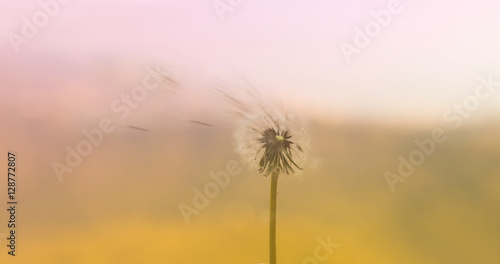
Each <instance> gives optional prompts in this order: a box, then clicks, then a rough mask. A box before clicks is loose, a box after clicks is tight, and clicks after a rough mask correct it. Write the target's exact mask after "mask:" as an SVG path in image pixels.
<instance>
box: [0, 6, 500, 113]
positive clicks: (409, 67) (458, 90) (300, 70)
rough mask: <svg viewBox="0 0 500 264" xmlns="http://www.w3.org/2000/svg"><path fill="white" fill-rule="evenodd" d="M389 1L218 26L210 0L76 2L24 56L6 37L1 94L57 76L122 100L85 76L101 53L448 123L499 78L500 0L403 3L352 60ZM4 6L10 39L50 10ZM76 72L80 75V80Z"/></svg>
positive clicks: (252, 17) (308, 101) (257, 15)
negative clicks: (344, 46) (480, 82)
mask: <svg viewBox="0 0 500 264" xmlns="http://www.w3.org/2000/svg"><path fill="white" fill-rule="evenodd" d="M389 2H390V1H382V0H372V1H349V3H345V1H272V2H271V3H270V1H263V0H261V1H245V0H243V1H242V4H241V5H239V6H237V7H235V8H234V10H233V11H232V12H228V13H226V16H225V17H226V19H225V20H220V19H219V18H218V16H217V12H216V11H215V10H214V8H213V6H212V3H213V1H211V0H206V1H199V0H197V1H195V0H191V1H152V0H150V1H139V0H137V1H132V0H129V1H111V0H109V1H76V0H74V1H69V3H67V4H65V5H62V6H61V9H60V10H59V12H58V13H57V14H56V15H55V16H54V17H53V18H51V19H50V21H49V23H48V25H47V26H46V27H44V28H42V29H40V31H39V33H38V35H36V36H35V37H34V38H33V39H30V40H29V42H28V43H27V44H25V45H22V46H20V52H19V53H17V54H16V53H14V52H13V49H12V47H11V46H10V44H9V41H8V40H7V38H6V37H4V38H2V39H3V41H1V42H0V54H1V57H2V61H1V62H0V63H1V64H2V65H0V67H1V69H2V70H1V71H3V72H4V73H2V75H4V74H5V75H8V76H9V82H8V85H9V87H6V86H5V85H2V87H1V88H0V89H2V95H9V96H19V95H18V93H20V94H21V95H20V96H21V97H22V96H23V92H22V91H21V90H25V89H27V90H30V89H31V90H33V89H48V90H50V89H55V88H54V87H53V85H52V84H47V86H46V87H41V86H37V85H35V86H33V84H29V81H27V80H25V79H24V80H23V81H17V80H18V79H16V78H25V76H33V75H37V74H38V75H42V74H41V73H42V72H44V74H49V73H46V71H47V72H50V74H49V75H50V76H51V78H52V80H57V79H61V80H66V79H69V80H70V81H69V83H70V84H68V82H66V81H64V82H63V81H61V82H60V83H59V85H63V84H64V85H69V86H70V87H71V89H67V90H68V91H71V93H81V94H89V93H90V94H92V93H95V94H96V96H97V97H100V98H101V99H102V98H106V96H112V95H109V92H108V91H107V88H106V87H100V88H94V90H92V89H90V90H89V88H88V87H87V86H86V84H85V82H86V81H85V79H84V78H83V77H82V76H84V74H83V75H82V73H81V72H80V71H83V72H86V71H89V69H94V68H95V67H98V66H96V65H99V64H100V61H102V60H103V58H104V59H111V60H116V61H118V63H116V62H115V63H114V64H113V65H112V66H109V67H115V68H116V69H114V70H116V71H117V72H119V71H120V70H123V69H121V68H123V67H125V68H126V67H127V66H126V64H124V65H122V64H120V63H121V62H124V63H125V62H129V63H133V62H136V61H144V60H151V61H153V60H155V61H159V62H162V63H164V64H166V65H169V66H172V67H175V68H177V69H179V71H180V72H182V73H183V74H184V75H185V77H186V79H188V80H190V81H191V82H192V83H191V86H192V87H191V88H193V89H205V88H206V87H205V86H204V85H203V84H205V83H206V84H210V83H211V82H212V81H215V80H221V79H224V78H225V76H232V77H234V76H244V77H245V78H247V79H250V80H252V81H253V82H254V83H255V84H256V85H257V86H258V87H260V88H262V89H266V90H269V93H270V94H274V95H275V96H277V97H280V98H281V99H283V100H284V101H285V102H286V101H288V102H289V103H290V104H291V105H294V106H296V107H301V108H304V110H305V111H308V112H311V113H314V114H319V115H323V116H324V115H326V116H331V117H332V118H337V119H350V118H370V119H377V118H380V119H385V120H395V121H405V120H406V121H407V120H408V119H409V118H410V119H411V118H413V119H415V118H416V119H417V120H439V119H440V118H441V115H442V113H443V112H444V110H445V109H447V108H449V107H450V106H451V105H453V104H454V103H457V102H461V101H462V100H463V99H464V98H465V97H466V96H468V95H470V94H472V93H473V89H474V87H475V86H476V84H477V79H478V77H479V76H485V75H486V74H487V73H493V74H497V76H499V79H500V67H499V66H498V61H500V51H499V48H498V47H500V31H499V30H498V25H499V24H500V16H498V13H499V11H500V3H498V2H496V1H476V2H474V3H471V2H470V1H454V2H435V1H411V2H410V1H401V5H402V7H403V10H402V12H401V13H400V14H397V15H394V17H393V18H392V21H391V23H390V24H389V25H388V26H387V28H384V29H383V30H382V31H381V34H380V35H378V36H376V37H374V38H373V40H372V42H371V44H370V45H369V46H368V47H367V48H365V49H364V50H363V51H362V53H361V54H355V55H353V57H352V58H353V61H352V63H350V64H348V63H347V62H346V60H345V59H344V56H343V55H342V53H341V51H340V48H339V45H340V43H342V42H347V43H350V44H352V42H353V37H354V33H355V31H354V29H355V28H356V27H364V25H365V24H366V23H367V22H369V21H370V20H372V17H371V16H370V12H371V11H372V10H373V11H378V10H382V9H386V7H387V4H388V3H389ZM0 7H1V8H0V34H1V35H4V36H6V35H7V34H8V33H9V32H14V33H16V34H19V33H20V29H21V26H22V20H21V18H22V17H27V18H31V17H32V16H33V14H35V13H36V12H39V11H40V10H41V8H40V6H39V5H38V4H37V1H12V0H11V1H3V2H1V3H0ZM12 65H18V66H19V68H17V69H16V68H15V67H14V68H13V67H12ZM14 69H16V70H15V73H14V74H9V73H8V72H11V71H14ZM50 69H52V70H50ZM71 72H73V73H74V74H76V75H78V74H80V75H78V76H80V79H78V78H75V79H73V81H74V84H71V78H68V76H71V74H70V73H71ZM68 74H69V75H68ZM82 78H83V80H82ZM82 82H83V83H82ZM61 83H63V84H61ZM207 86H208V85H207ZM5 89H9V90H11V91H10V92H7V91H5ZM61 89H62V88H61ZM79 89H80V90H82V91H78V90H79ZM14 90H15V91H14ZM62 90H64V89H62ZM24 94H26V92H24ZM4 98H6V97H4V96H2V99H4ZM82 98H85V97H82ZM90 98H95V96H91V97H89V98H88V100H91V99H90ZM4 100H5V99H4ZM79 100H83V99H81V98H80V99H79ZM102 100H103V104H106V100H105V99H102ZM499 101H500V95H494V96H493V97H492V98H491V99H489V100H488V101H485V102H482V104H481V109H480V111H479V113H478V116H483V115H486V114H487V113H490V112H495V111H496V112H498V110H499V109H500V108H499V104H498V102H499ZM87 103H88V102H87ZM83 104H85V103H83ZM35 109H36V107H35Z"/></svg>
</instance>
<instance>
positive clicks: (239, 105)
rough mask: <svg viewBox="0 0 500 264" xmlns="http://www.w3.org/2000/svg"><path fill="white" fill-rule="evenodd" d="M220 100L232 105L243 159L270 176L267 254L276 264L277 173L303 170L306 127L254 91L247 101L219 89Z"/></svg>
mask: <svg viewBox="0 0 500 264" xmlns="http://www.w3.org/2000/svg"><path fill="white" fill-rule="evenodd" d="M217 91H218V93H219V95H221V96H222V98H223V100H224V101H225V102H227V103H229V104H230V105H231V106H232V108H233V109H232V111H233V113H234V114H235V116H236V117H237V118H238V123H239V124H238V127H237V130H236V132H235V139H236V142H237V152H238V153H239V154H240V155H241V156H242V157H243V161H245V162H246V163H248V164H249V165H251V166H254V167H257V168H258V172H259V173H262V174H263V175H264V176H265V177H267V176H269V175H271V196H270V221H269V256H270V264H276V259H277V257H276V198H277V190H278V178H279V175H280V174H281V173H286V174H295V173H297V172H298V171H301V170H302V169H303V164H304V163H305V161H306V160H307V159H306V157H307V152H308V148H309V144H308V137H307V134H306V130H305V129H304V127H303V126H302V125H301V122H300V121H299V120H298V118H297V117H295V116H293V115H290V114H288V113H287V112H286V110H285V109H284V107H283V106H281V107H273V106H275V105H276V106H279V105H278V104H269V105H267V104H264V102H263V101H261V100H258V93H257V92H256V90H250V91H247V93H246V94H248V95H250V99H252V100H253V102H250V103H247V102H244V101H243V100H241V99H238V98H236V97H234V96H232V95H229V94H228V93H225V92H223V91H222V90H220V89H219V90H217Z"/></svg>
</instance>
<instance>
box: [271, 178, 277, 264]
mask: <svg viewBox="0 0 500 264" xmlns="http://www.w3.org/2000/svg"><path fill="white" fill-rule="evenodd" d="M278 176H279V170H274V171H273V173H272V176H271V206H270V207H271V217H270V218H271V219H270V221H269V258H270V260H269V263H270V264H276V196H277V192H278Z"/></svg>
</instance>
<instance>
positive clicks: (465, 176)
mask: <svg viewBox="0 0 500 264" xmlns="http://www.w3.org/2000/svg"><path fill="white" fill-rule="evenodd" d="M310 130H311V133H312V138H313V148H314V151H315V153H314V156H315V157H317V159H318V160H319V166H318V168H316V169H309V170H307V171H306V172H305V173H304V175H303V177H302V178H301V179H297V178H295V177H291V176H289V177H283V178H282V179H281V180H280V182H279V185H278V187H279V195H278V263H282V264H288V263H290V264H292V263H302V261H303V259H305V258H307V257H309V256H313V254H314V249H315V248H316V247H317V246H318V242H317V241H316V239H317V238H318V237H321V238H326V237H327V236H329V235H330V236H331V237H332V241H333V242H335V243H338V244H340V245H341V246H340V247H339V248H337V249H335V250H334V252H333V253H332V255H331V257H330V259H329V260H327V261H326V262H324V263H342V264H347V263H349V264H350V263H352V264H365V263H372V264H377V263H380V264H382V263H405V264H413V263H415V264H417V263H418V264H420V263H429V264H432V263H436V264H437V263H500V257H499V255H498V252H496V249H498V248H499V246H500V239H499V238H498V237H500V214H499V208H500V206H499V203H500V202H499V201H500V192H499V191H500V179H499V177H498V176H500V175H499V174H500V163H499V161H500V137H499V136H498V135H500V125H499V124H498V123H492V122H490V123H489V124H483V125H476V126H471V127H464V128H462V129H460V130H457V131H450V132H449V133H448V135H449V139H448V141H447V142H445V143H444V144H442V145H439V146H438V149H437V151H436V153H435V154H434V155H432V156H431V157H429V158H428V159H427V160H426V162H425V163H424V164H423V165H422V166H421V167H418V168H417V169H416V172H415V173H414V174H413V175H411V176H410V177H409V178H408V179H407V180H406V182H405V183H402V184H399V185H397V190H396V192H395V193H392V192H390V189H389V187H388V186H387V183H386V182H385V179H384V176H383V175H384V172H385V171H386V170H391V171H395V170H396V169H397V165H398V160H397V156H398V155H403V156H407V155H408V154H409V152H410V151H412V150H413V149H415V148H416V147H415V145H414V143H413V142H414V140H415V139H422V138H425V137H428V136H429V131H431V130H432V129H415V128H408V127H406V128H402V127H396V126H387V125H375V124H327V123H322V122H319V121H317V122H313V123H312V124H311V128H310ZM54 140H55V139H54ZM36 142H37V141H33V144H35V145H29V146H20V147H19V149H18V150H17V151H18V152H19V153H21V154H22V156H21V157H22V158H23V159H21V162H22V163H20V164H21V165H22V176H23V177H24V179H23V181H22V182H21V185H20V186H21V188H20V195H21V198H20V199H21V204H20V208H21V209H20V211H19V218H20V220H19V221H20V225H19V234H20V235H19V251H18V254H19V256H18V257H16V258H15V261H14V262H12V258H9V259H7V261H9V262H5V261H6V260H4V258H5V257H6V254H4V253H2V254H0V259H2V263H54V264H57V263H179V264H183V263H186V264H188V263H189V264H191V263H214V264H216V263H249V264H250V263H251V264H255V263H265V262H267V259H268V253H267V247H268V246H267V243H268V242H267V228H268V224H267V218H268V198H269V197H268V196H269V194H268V189H269V181H268V179H265V178H264V177H262V176H261V175H259V174H258V173H256V172H253V171H249V170H244V172H243V173H241V174H240V175H237V176H234V177H232V178H231V183H230V184H229V185H228V186H227V187H226V188H224V189H222V190H221V192H220V195H219V196H218V197H216V198H214V199H211V200H210V204H209V205H208V207H207V208H205V209H203V210H201V213H200V214H199V215H194V216H192V218H191V223H190V224H185V223H184V220H183V218H182V215H181V214H180V212H179V210H178V204H179V203H186V204H190V203H191V200H192V198H193V193H192V189H193V188H195V187H196V188H199V189H202V188H203V186H204V185H205V184H206V183H207V182H210V181H211V179H210V177H209V175H208V173H209V172H210V171H214V172H216V171H219V170H223V169H224V168H225V166H226V164H227V162H228V161H230V160H235V159H237V156H235V154H233V152H232V143H231V142H232V136H231V134H230V132H229V131H228V130H226V129H224V128H215V129H190V128H185V129H184V130H175V129H171V130H168V129H167V130H159V131H154V132H153V133H150V134H142V133H138V132H136V131H121V132H116V133H113V134H111V135H109V136H108V137H107V138H106V139H105V142H104V144H103V145H102V146H99V147H98V148H96V149H95V150H94V152H93V153H92V154H91V156H90V157H88V158H87V159H85V161H84V163H83V164H82V165H81V166H80V167H78V168H77V169H75V171H74V172H73V173H71V174H68V175H65V178H64V182H63V183H62V184H60V183H58V182H57V179H56V177H55V176H54V175H53V172H52V171H51V169H50V162H51V161H52V160H54V159H59V160H60V159H62V158H61V157H63V156H62V155H61V151H62V150H63V149H64V147H61V148H58V147H54V148H51V149H45V150H44V151H45V152H44V155H42V154H41V153H38V152H37V151H36V150H35V149H36ZM70 142H71V141H70ZM40 144H48V143H47V142H42V143H40ZM1 192H2V193H0V194H2V195H3V194H4V193H3V192H4V190H1ZM2 228H3V226H2ZM1 230H2V229H0V231H1ZM0 245H1V244H0ZM2 247H3V246H2Z"/></svg>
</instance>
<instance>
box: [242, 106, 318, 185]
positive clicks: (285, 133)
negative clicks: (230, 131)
mask: <svg viewBox="0 0 500 264" xmlns="http://www.w3.org/2000/svg"><path fill="white" fill-rule="evenodd" d="M236 131H237V132H236V133H235V139H236V142H237V148H236V151H237V152H238V153H239V154H240V155H241V156H242V158H243V161H244V162H245V163H246V164H248V165H250V166H251V167H254V168H257V169H258V170H259V172H261V173H262V174H263V175H264V176H268V175H269V174H270V173H272V172H274V171H278V172H280V173H286V174H297V173H299V172H300V171H302V169H303V166H304V165H305V163H306V160H307V155H308V150H309V141H308V136H307V133H306V130H305V129H304V127H303V125H302V124H301V122H300V120H299V119H298V118H297V117H295V116H293V115H290V114H287V113H286V112H284V111H269V110H267V111H266V110H264V109H260V111H254V113H252V114H251V115H248V116H246V118H243V119H242V120H241V122H239V124H238V127H237V130H236Z"/></svg>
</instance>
